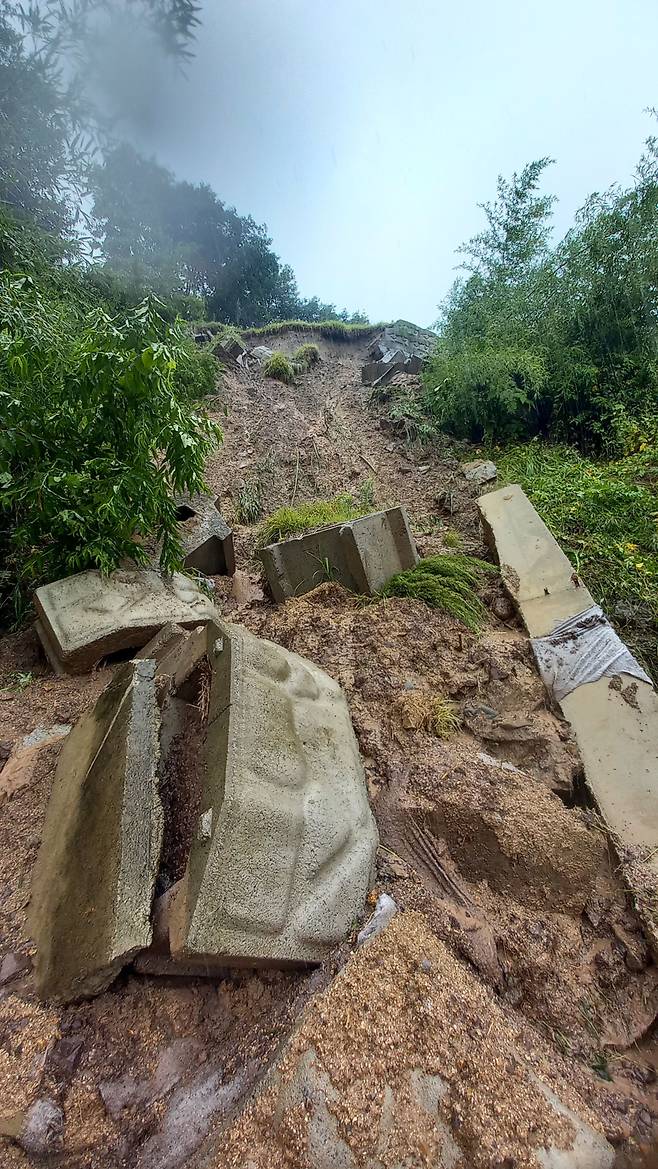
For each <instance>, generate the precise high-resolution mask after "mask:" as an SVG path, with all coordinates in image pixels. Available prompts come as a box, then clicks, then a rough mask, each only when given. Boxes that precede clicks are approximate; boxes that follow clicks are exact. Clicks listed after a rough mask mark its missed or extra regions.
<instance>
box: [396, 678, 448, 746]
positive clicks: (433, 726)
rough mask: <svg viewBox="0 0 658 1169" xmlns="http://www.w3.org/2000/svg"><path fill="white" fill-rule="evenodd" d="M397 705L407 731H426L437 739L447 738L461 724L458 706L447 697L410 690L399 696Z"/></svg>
mask: <svg viewBox="0 0 658 1169" xmlns="http://www.w3.org/2000/svg"><path fill="white" fill-rule="evenodd" d="M398 705H399V707H400V713H401V716H402V725H403V727H404V729H405V730H407V731H428V732H429V733H430V734H433V735H436V736H437V738H439V739H448V738H450V736H451V735H454V734H455V732H456V731H458V730H459V728H460V727H461V725H462V720H461V715H460V713H459V707H458V706H457V704H456V703H455V702H451V701H450V699H449V698H435V697H433V696H432V695H431V694H428V693H423V692H420V691H413V690H412V691H410V692H409V693H407V694H403V695H401V696H400V699H399V702H398Z"/></svg>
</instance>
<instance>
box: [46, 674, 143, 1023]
mask: <svg viewBox="0 0 658 1169" xmlns="http://www.w3.org/2000/svg"><path fill="white" fill-rule="evenodd" d="M154 675H155V666H154V663H153V662H150V661H139V662H128V663H126V665H124V666H123V667H122V668H121V669H120V670H119V671H118V673H117V674H116V675H115V676H114V678H113V680H112V682H111V683H110V685H109V686H108V687H107V689H106V690H104V692H103V693H102V694H101V696H100V698H99V699H98V701H97V702H96V704H95V706H94V707H92V709H91V710H89V711H88V712H87V713H86V714H85V715H83V717H82V718H81V719H80V720H79V722H78V723H76V725H75V727H74V728H73V730H72V731H71V733H70V734H69V735H68V737H67V738H66V740H65V742H64V746H63V748H62V752H61V755H60V757H59V762H58V764H57V769H56V771H55V778H54V783H53V790H52V795H51V798H50V802H49V804H48V809H47V812H46V820H45V824H44V828H43V834H42V838H41V847H40V850H39V855H38V858H37V863H36V866H35V871H34V877H33V882H32V900H31V905H30V916H29V921H30V927H31V934H32V937H33V939H34V941H35V942H36V946H37V958H36V965H35V979H36V985H37V989H38V992H39V994H40V995H41V996H42V997H43V998H49V999H50V998H52V999H57V1000H60V1001H69V1000H71V999H74V998H79V997H81V996H87V995H93V994H96V993H98V991H100V990H103V989H104V988H105V987H106V986H108V985H109V984H110V983H111V982H112V980H113V979H114V977H115V976H116V974H117V973H118V971H119V970H120V969H121V967H122V966H124V965H125V963H126V962H128V961H129V960H130V959H131V957H132V956H133V955H134V954H135V953H137V951H139V950H141V949H142V948H143V947H145V946H148V944H149V942H150V941H151V903H152V899H153V891H154V887H155V880H156V876H157V873H158V866H159V860H160V847H161V842H162V831H163V813H162V806H161V803H160V798H159V795H158V785H157V778H156V771H157V764H158V756H159V745H158V728H159V714H158V707H157V703H156V695H155V678H154Z"/></svg>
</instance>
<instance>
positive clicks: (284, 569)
mask: <svg viewBox="0 0 658 1169" xmlns="http://www.w3.org/2000/svg"><path fill="white" fill-rule="evenodd" d="M259 556H260V558H261V560H262V562H263V566H264V568H265V573H266V576H267V580H268V583H269V586H270V589H271V590H272V596H273V597H274V600H275V601H284V600H285V599H286V598H287V597H297V596H300V595H301V594H302V593H307V592H309V591H310V589H314V588H316V587H317V586H318V585H319V584H321V583H322V581H323V580H326V579H327V576H328V574H330V578H331V580H335V581H338V582H339V583H340V584H342V585H344V586H345V588H348V589H351V590H352V591H353V592H355V593H361V594H368V595H369V594H371V593H375V592H376V591H377V590H378V589H380V588H382V586H383V585H385V584H386V581H387V580H390V578H391V577H392V576H394V575H395V573H396V572H403V571H404V570H405V569H407V568H413V567H414V565H415V564H417V563H418V559H419V557H418V552H417V550H416V545H415V542H414V539H413V536H412V534H411V529H410V527H409V520H408V517H407V513H406V511H405V510H404V508H403V507H391V508H389V509H388V510H387V511H380V512H374V513H373V514H372V515H368V516H363V517H362V518H361V519H358V520H351V521H350V522H349V523H346V524H332V525H331V526H329V527H326V528H321V529H320V530H319V531H317V532H309V533H308V534H307V535H305V536H298V537H296V538H294V539H292V540H284V541H282V542H281V543H280V544H268V546H267V547H266V548H261V550H260V552H259Z"/></svg>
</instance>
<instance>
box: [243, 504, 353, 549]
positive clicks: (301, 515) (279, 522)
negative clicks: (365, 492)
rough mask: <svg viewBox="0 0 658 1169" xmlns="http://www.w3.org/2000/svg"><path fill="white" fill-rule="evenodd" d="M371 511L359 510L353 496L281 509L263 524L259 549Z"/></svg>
mask: <svg viewBox="0 0 658 1169" xmlns="http://www.w3.org/2000/svg"><path fill="white" fill-rule="evenodd" d="M369 510H370V509H365V510H364V509H362V508H359V507H357V506H356V505H355V503H354V500H353V498H352V496H351V495H347V494H343V495H336V496H335V498H334V499H315V500H313V501H312V502H311V503H300V504H298V505H297V507H280V508H279V509H278V510H277V511H275V512H273V513H272V515H270V516H268V517H267V519H266V520H264V521H263V523H262V524H261V527H260V530H259V532H258V540H257V544H258V547H260V548H262V547H264V546H265V545H266V544H278V543H279V542H280V541H281V540H287V539H288V538H289V537H290V536H299V535H301V534H302V533H303V532H310V531H312V530H313V529H314V528H323V527H325V526H326V525H327V524H340V523H346V522H347V521H348V520H355V519H358V518H359V516H361V515H366V514H367V512H368V511H369Z"/></svg>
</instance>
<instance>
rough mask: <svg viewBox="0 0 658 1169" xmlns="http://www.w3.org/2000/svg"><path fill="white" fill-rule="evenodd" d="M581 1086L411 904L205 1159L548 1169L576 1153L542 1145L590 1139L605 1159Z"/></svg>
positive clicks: (313, 1007) (337, 987)
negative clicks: (555, 1153)
mask: <svg viewBox="0 0 658 1169" xmlns="http://www.w3.org/2000/svg"><path fill="white" fill-rule="evenodd" d="M581 1089H582V1085H581V1084H580V1083H578V1082H577V1080H576V1082H574V1077H573V1075H572V1073H571V1071H570V1069H568V1068H566V1067H565V1065H564V1064H563V1063H561V1061H559V1060H556V1059H555V1057H554V1055H553V1053H552V1052H551V1051H550V1049H549V1047H548V1045H547V1044H546V1043H545V1042H544V1041H543V1040H542V1039H541V1037H540V1036H539V1035H537V1034H536V1033H534V1032H533V1031H532V1029H531V1028H529V1027H527V1026H523V1025H519V1023H518V1021H517V1020H516V1019H514V1018H512V1017H511V1016H510V1014H509V1012H507V1011H505V1010H504V1009H502V1008H501V1007H500V1006H499V1004H498V1003H497V1002H496V1000H495V999H494V997H493V996H492V995H491V994H490V993H489V992H487V991H486V990H485V989H484V988H483V987H482V986H481V985H480V984H479V983H478V981H477V979H476V978H475V977H474V976H473V975H472V974H470V973H469V972H468V970H466V969H465V968H464V967H463V965H461V964H460V963H459V962H457V961H456V960H455V959H454V958H453V957H452V956H451V954H450V953H449V951H448V950H447V949H446V948H445V946H443V945H442V944H441V943H440V942H438V941H437V939H436V938H435V937H434V935H433V934H432V932H431V930H430V929H429V928H428V926H427V925H426V924H425V922H424V921H423V920H422V918H420V917H419V916H417V915H415V914H404V915H402V916H399V917H397V918H396V919H395V920H394V921H393V923H392V924H391V925H389V927H388V928H387V930H386V931H385V933H384V934H383V935H382V936H381V937H380V938H378V939H377V940H375V941H374V942H372V943H370V945H369V946H367V947H364V949H363V950H361V951H359V952H358V953H357V954H355V955H354V956H353V957H352V958H351V960H350V962H349V963H348V965H347V967H346V968H345V969H344V970H343V972H342V973H341V974H340V975H339V976H338V978H337V979H336V980H335V981H334V983H333V984H332V986H331V987H330V988H329V989H328V990H327V991H326V992H325V993H324V994H322V995H319V996H318V997H317V998H316V999H314V1001H313V1002H312V1003H311V1004H310V1006H309V1007H308V1008H307V1010H306V1011H305V1013H304V1015H303V1017H302V1019H301V1024H300V1026H299V1029H298V1030H297V1031H296V1032H295V1034H294V1036H293V1038H292V1039H291V1041H290V1043H289V1044H288V1046H287V1047H286V1049H285V1050H284V1052H283V1054H282V1057H281V1060H280V1062H279V1063H278V1065H277V1067H276V1069H275V1070H274V1073H273V1074H272V1075H271V1076H270V1077H269V1078H268V1081H267V1086H266V1088H265V1091H264V1092H263V1093H262V1095H260V1096H259V1097H258V1098H257V1100H256V1101H255V1103H254V1104H252V1105H251V1106H250V1107H249V1108H248V1109H247V1111H246V1113H245V1115H244V1116H242V1117H240V1118H239V1119H238V1120H237V1121H236V1122H235V1123H234V1124H233V1125H232V1126H230V1127H229V1129H228V1131H227V1132H226V1133H225V1134H224V1135H223V1136H222V1138H221V1139H220V1140H219V1142H218V1146H217V1148H216V1150H215V1151H214V1154H213V1156H212V1157H211V1158H209V1159H208V1160H207V1161H206V1165H207V1166H208V1169H210V1166H213V1167H216V1169H219V1167H220V1166H221V1167H222V1169H245V1167H246V1166H247V1165H249V1166H250V1169H266V1167H267V1169H270V1167H271V1169H278V1167H281V1169H283V1167H284V1166H285V1167H288V1166H290V1165H300V1166H301V1165H305V1166H308V1167H309V1169H320V1167H321V1166H326V1165H336V1166H337V1165H341V1166H342V1165H344V1166H353V1165H356V1164H359V1165H364V1166H375V1165H376V1166H378V1167H379V1166H381V1167H382V1169H389V1167H390V1169H393V1167H394V1166H398V1165H400V1164H412V1163H413V1164H416V1165H427V1166H430V1165H432V1166H445V1167H446V1169H447V1167H448V1166H460V1165H461V1166H464V1167H465V1166H466V1165H468V1166H469V1167H470V1169H489V1167H490V1166H492V1165H514V1166H516V1167H518V1169H526V1167H528V1169H530V1167H531V1166H532V1167H533V1169H539V1167H540V1166H545V1165H546V1164H555V1165H557V1164H563V1163H564V1164H572V1162H571V1160H569V1159H565V1160H564V1162H563V1161H562V1160H559V1161H558V1160H555V1161H552V1160H548V1161H547V1160H544V1159H543V1158H541V1159H540V1157H539V1156H538V1153H541V1152H542V1151H543V1152H544V1154H545V1152H546V1150H550V1149H552V1148H555V1149H561V1150H566V1149H570V1148H572V1147H574V1146H576V1147H578V1146H580V1147H581V1148H582V1146H583V1145H587V1144H589V1148H590V1152H591V1157H592V1159H591V1160H590V1161H589V1164H591V1165H594V1164H596V1165H597V1166H598V1167H599V1169H604V1166H606V1165H607V1166H610V1165H611V1164H612V1159H613V1152H612V1149H611V1147H610V1146H609V1145H607V1143H606V1141H605V1139H604V1138H603V1136H602V1134H600V1133H595V1132H593V1131H592V1130H589V1129H588V1128H587V1126H588V1124H594V1125H595V1124H596V1120H595V1117H594V1116H593V1114H592V1113H591V1112H590V1110H589V1108H588V1105H587V1103H586V1093H582V1094H581ZM556 1096H557V1097H559V1098H560V1099H561V1101H562V1104H563V1107H562V1108H556V1106H555V1097H556ZM565 1106H566V1107H565ZM595 1158H596V1159H595ZM573 1163H574V1164H575V1162H573Z"/></svg>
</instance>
